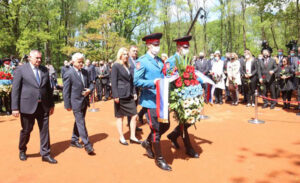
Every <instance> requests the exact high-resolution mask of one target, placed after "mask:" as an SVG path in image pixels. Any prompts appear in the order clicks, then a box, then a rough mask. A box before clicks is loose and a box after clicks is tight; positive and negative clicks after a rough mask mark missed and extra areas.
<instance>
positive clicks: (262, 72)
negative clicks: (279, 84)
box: [257, 58, 278, 82]
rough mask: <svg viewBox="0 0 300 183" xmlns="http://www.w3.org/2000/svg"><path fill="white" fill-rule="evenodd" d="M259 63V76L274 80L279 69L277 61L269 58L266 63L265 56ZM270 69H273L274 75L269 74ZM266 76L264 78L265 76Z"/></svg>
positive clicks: (270, 80) (268, 80) (269, 80)
mask: <svg viewBox="0 0 300 183" xmlns="http://www.w3.org/2000/svg"><path fill="white" fill-rule="evenodd" d="M257 65H258V77H259V79H266V81H267V82H272V81H274V79H275V73H276V72H277V70H278V67H277V64H276V61H275V60H274V59H272V58H269V62H268V64H267V65H265V58H263V59H262V60H261V61H258V62H257ZM269 71H273V72H274V73H273V74H272V75H270V74H269ZM263 77H264V78H263Z"/></svg>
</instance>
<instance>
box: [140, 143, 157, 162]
mask: <svg viewBox="0 0 300 183" xmlns="http://www.w3.org/2000/svg"><path fill="white" fill-rule="evenodd" d="M142 147H143V148H145V149H146V152H147V155H148V158H150V159H154V153H153V151H152V145H151V144H150V143H149V142H148V141H147V140H145V141H143V142H142Z"/></svg>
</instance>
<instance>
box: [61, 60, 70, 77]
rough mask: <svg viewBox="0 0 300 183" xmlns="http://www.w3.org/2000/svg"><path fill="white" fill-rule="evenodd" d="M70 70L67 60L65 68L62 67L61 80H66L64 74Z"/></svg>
mask: <svg viewBox="0 0 300 183" xmlns="http://www.w3.org/2000/svg"><path fill="white" fill-rule="evenodd" d="M69 68H70V65H69V62H68V61H67V60H65V61H64V66H63V67H61V71H60V73H61V78H64V74H65V73H66V72H67V70H68V69H69Z"/></svg>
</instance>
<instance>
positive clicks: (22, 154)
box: [19, 152, 27, 161]
mask: <svg viewBox="0 0 300 183" xmlns="http://www.w3.org/2000/svg"><path fill="white" fill-rule="evenodd" d="M19 158H20V160H21V161H26V160H27V156H26V153H25V152H20V154H19Z"/></svg>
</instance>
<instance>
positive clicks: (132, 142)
mask: <svg viewBox="0 0 300 183" xmlns="http://www.w3.org/2000/svg"><path fill="white" fill-rule="evenodd" d="M141 143H142V141H139V140H138V141H136V140H132V139H130V144H141Z"/></svg>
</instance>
